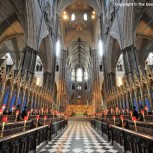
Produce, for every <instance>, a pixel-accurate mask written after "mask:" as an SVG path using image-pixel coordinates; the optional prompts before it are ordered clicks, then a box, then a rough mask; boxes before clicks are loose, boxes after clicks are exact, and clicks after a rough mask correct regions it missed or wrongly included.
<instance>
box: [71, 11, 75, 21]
mask: <svg viewBox="0 0 153 153" xmlns="http://www.w3.org/2000/svg"><path fill="white" fill-rule="evenodd" d="M74 20H75V14H74V13H72V14H71V21H74Z"/></svg>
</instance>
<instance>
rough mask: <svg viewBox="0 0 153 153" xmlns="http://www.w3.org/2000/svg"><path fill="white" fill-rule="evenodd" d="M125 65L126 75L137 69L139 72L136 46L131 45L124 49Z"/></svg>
mask: <svg viewBox="0 0 153 153" xmlns="http://www.w3.org/2000/svg"><path fill="white" fill-rule="evenodd" d="M122 53H123V60H124V67H125V75H128V74H130V73H132V72H133V70H135V71H136V72H138V61H137V57H136V47H135V46H134V45H131V46H129V47H126V48H125V49H123V50H122Z"/></svg>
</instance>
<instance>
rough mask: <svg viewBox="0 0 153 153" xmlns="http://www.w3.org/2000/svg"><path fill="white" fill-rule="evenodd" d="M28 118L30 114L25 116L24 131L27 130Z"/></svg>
mask: <svg viewBox="0 0 153 153" xmlns="http://www.w3.org/2000/svg"><path fill="white" fill-rule="evenodd" d="M27 120H28V116H24V128H23V131H25V128H26V122H27Z"/></svg>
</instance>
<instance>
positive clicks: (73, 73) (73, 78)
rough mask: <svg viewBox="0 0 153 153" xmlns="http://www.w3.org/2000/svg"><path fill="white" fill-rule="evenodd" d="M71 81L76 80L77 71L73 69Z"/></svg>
mask: <svg viewBox="0 0 153 153" xmlns="http://www.w3.org/2000/svg"><path fill="white" fill-rule="evenodd" d="M71 80H73V81H74V80H75V70H74V69H73V70H72V73H71Z"/></svg>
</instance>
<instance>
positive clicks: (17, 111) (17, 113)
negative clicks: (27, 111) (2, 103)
mask: <svg viewBox="0 0 153 153" xmlns="http://www.w3.org/2000/svg"><path fill="white" fill-rule="evenodd" d="M15 114H16V117H15V122H16V121H17V117H18V115H19V110H16V112H15Z"/></svg>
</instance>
